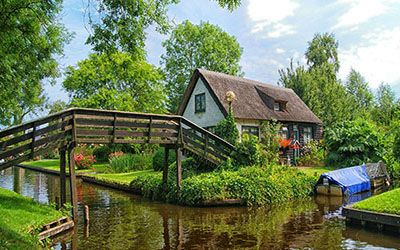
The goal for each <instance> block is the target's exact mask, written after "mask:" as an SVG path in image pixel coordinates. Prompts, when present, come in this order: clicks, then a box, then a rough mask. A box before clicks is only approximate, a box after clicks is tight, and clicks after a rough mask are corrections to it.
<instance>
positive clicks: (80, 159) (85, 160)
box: [74, 153, 96, 169]
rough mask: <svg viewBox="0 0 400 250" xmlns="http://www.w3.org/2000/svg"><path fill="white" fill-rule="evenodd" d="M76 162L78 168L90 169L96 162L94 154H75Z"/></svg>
mask: <svg viewBox="0 0 400 250" xmlns="http://www.w3.org/2000/svg"><path fill="white" fill-rule="evenodd" d="M74 162H75V166H76V167H77V169H89V168H91V167H92V165H93V164H94V163H95V162H96V158H95V156H94V155H92V154H89V155H84V154H82V153H78V154H74Z"/></svg>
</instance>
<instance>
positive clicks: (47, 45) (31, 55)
mask: <svg viewBox="0 0 400 250" xmlns="http://www.w3.org/2000/svg"><path fill="white" fill-rule="evenodd" d="M61 9H62V1H61V0H50V1H17V0H9V1H1V2H0V88H1V91H0V124H1V125H6V126H7V125H15V124H19V123H21V122H22V121H23V119H24V117H25V116H26V115H27V114H29V113H31V112H35V111H36V110H37V109H38V108H41V107H43V105H44V103H45V101H46V97H45V95H44V94H43V83H42V81H43V80H44V79H49V80H52V79H54V78H55V77H57V76H58V64H57V61H56V59H55V56H56V55H60V54H62V50H63V46H64V44H65V43H66V42H68V40H69V37H70V35H69V34H68V33H67V32H66V30H65V28H64V26H63V25H62V24H61V23H59V21H58V14H59V13H60V11H61Z"/></svg>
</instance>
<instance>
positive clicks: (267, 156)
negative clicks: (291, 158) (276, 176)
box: [260, 121, 281, 165]
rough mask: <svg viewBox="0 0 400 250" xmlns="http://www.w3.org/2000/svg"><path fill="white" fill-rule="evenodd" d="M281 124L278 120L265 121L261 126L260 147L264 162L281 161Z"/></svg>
mask: <svg viewBox="0 0 400 250" xmlns="http://www.w3.org/2000/svg"><path fill="white" fill-rule="evenodd" d="M280 129H281V125H280V124H278V123H277V122H276V121H267V122H263V123H262V124H261V126H260V149H261V156H262V161H263V164H264V165H265V164H276V163H278V162H279V141H280V140H281V137H280V135H279V131H280Z"/></svg>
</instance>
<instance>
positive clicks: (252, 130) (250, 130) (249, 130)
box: [242, 126, 259, 137]
mask: <svg viewBox="0 0 400 250" xmlns="http://www.w3.org/2000/svg"><path fill="white" fill-rule="evenodd" d="M258 131H259V130H258V127H256V126H242V134H249V135H255V136H257V137H258V136H259V135H258Z"/></svg>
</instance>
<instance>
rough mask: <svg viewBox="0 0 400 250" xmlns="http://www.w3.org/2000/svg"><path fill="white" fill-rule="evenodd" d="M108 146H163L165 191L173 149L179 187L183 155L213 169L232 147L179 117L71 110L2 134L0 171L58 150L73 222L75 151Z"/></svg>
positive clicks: (74, 209) (74, 210) (75, 197)
mask: <svg viewBox="0 0 400 250" xmlns="http://www.w3.org/2000/svg"><path fill="white" fill-rule="evenodd" d="M108 143H125V144H132V143H138V144H160V145H161V146H164V147H165V149H166V150H165V156H164V169H163V188H164V189H166V187H167V180H168V155H169V153H168V151H169V150H170V149H174V150H176V165H177V168H176V169H177V186H178V189H179V188H180V186H181V179H182V175H181V173H182V166H181V158H182V151H184V152H185V154H191V155H195V156H196V157H197V158H199V159H202V160H203V161H204V162H206V163H209V164H214V165H217V164H219V163H220V162H222V161H225V160H226V159H227V158H228V157H229V155H230V153H231V151H232V150H233V149H234V147H233V146H232V145H231V144H229V143H228V142H226V141H224V140H223V139H221V138H219V137H218V136H216V135H214V134H212V133H210V132H209V131H207V130H205V129H203V128H201V127H199V126H197V125H196V124H194V123H192V122H190V121H189V120H187V119H185V118H184V117H182V116H177V115H160V114H145V113H133V112H121V111H108V110H95V109H82V108H72V109H68V110H65V111H62V112H59V113H56V114H52V115H49V116H46V117H44V118H40V119H37V120H34V121H31V122H27V123H24V124H21V125H18V126H14V127H11V128H8V129H5V130H2V131H0V170H3V169H5V168H8V167H11V166H14V165H16V164H18V163H21V162H23V161H26V160H29V159H33V158H35V157H37V156H41V155H43V154H45V153H47V152H49V151H53V150H55V149H59V152H60V184H61V194H60V201H61V204H62V205H63V204H65V202H66V165H67V162H68V167H69V172H70V187H71V190H70V191H71V203H72V206H73V216H74V219H76V218H77V217H76V215H77V206H76V205H77V195H76V176H75V165H74V157H73V155H74V154H73V150H74V147H76V146H77V145H78V144H108ZM67 156H68V157H67ZM67 158H68V161H67Z"/></svg>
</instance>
